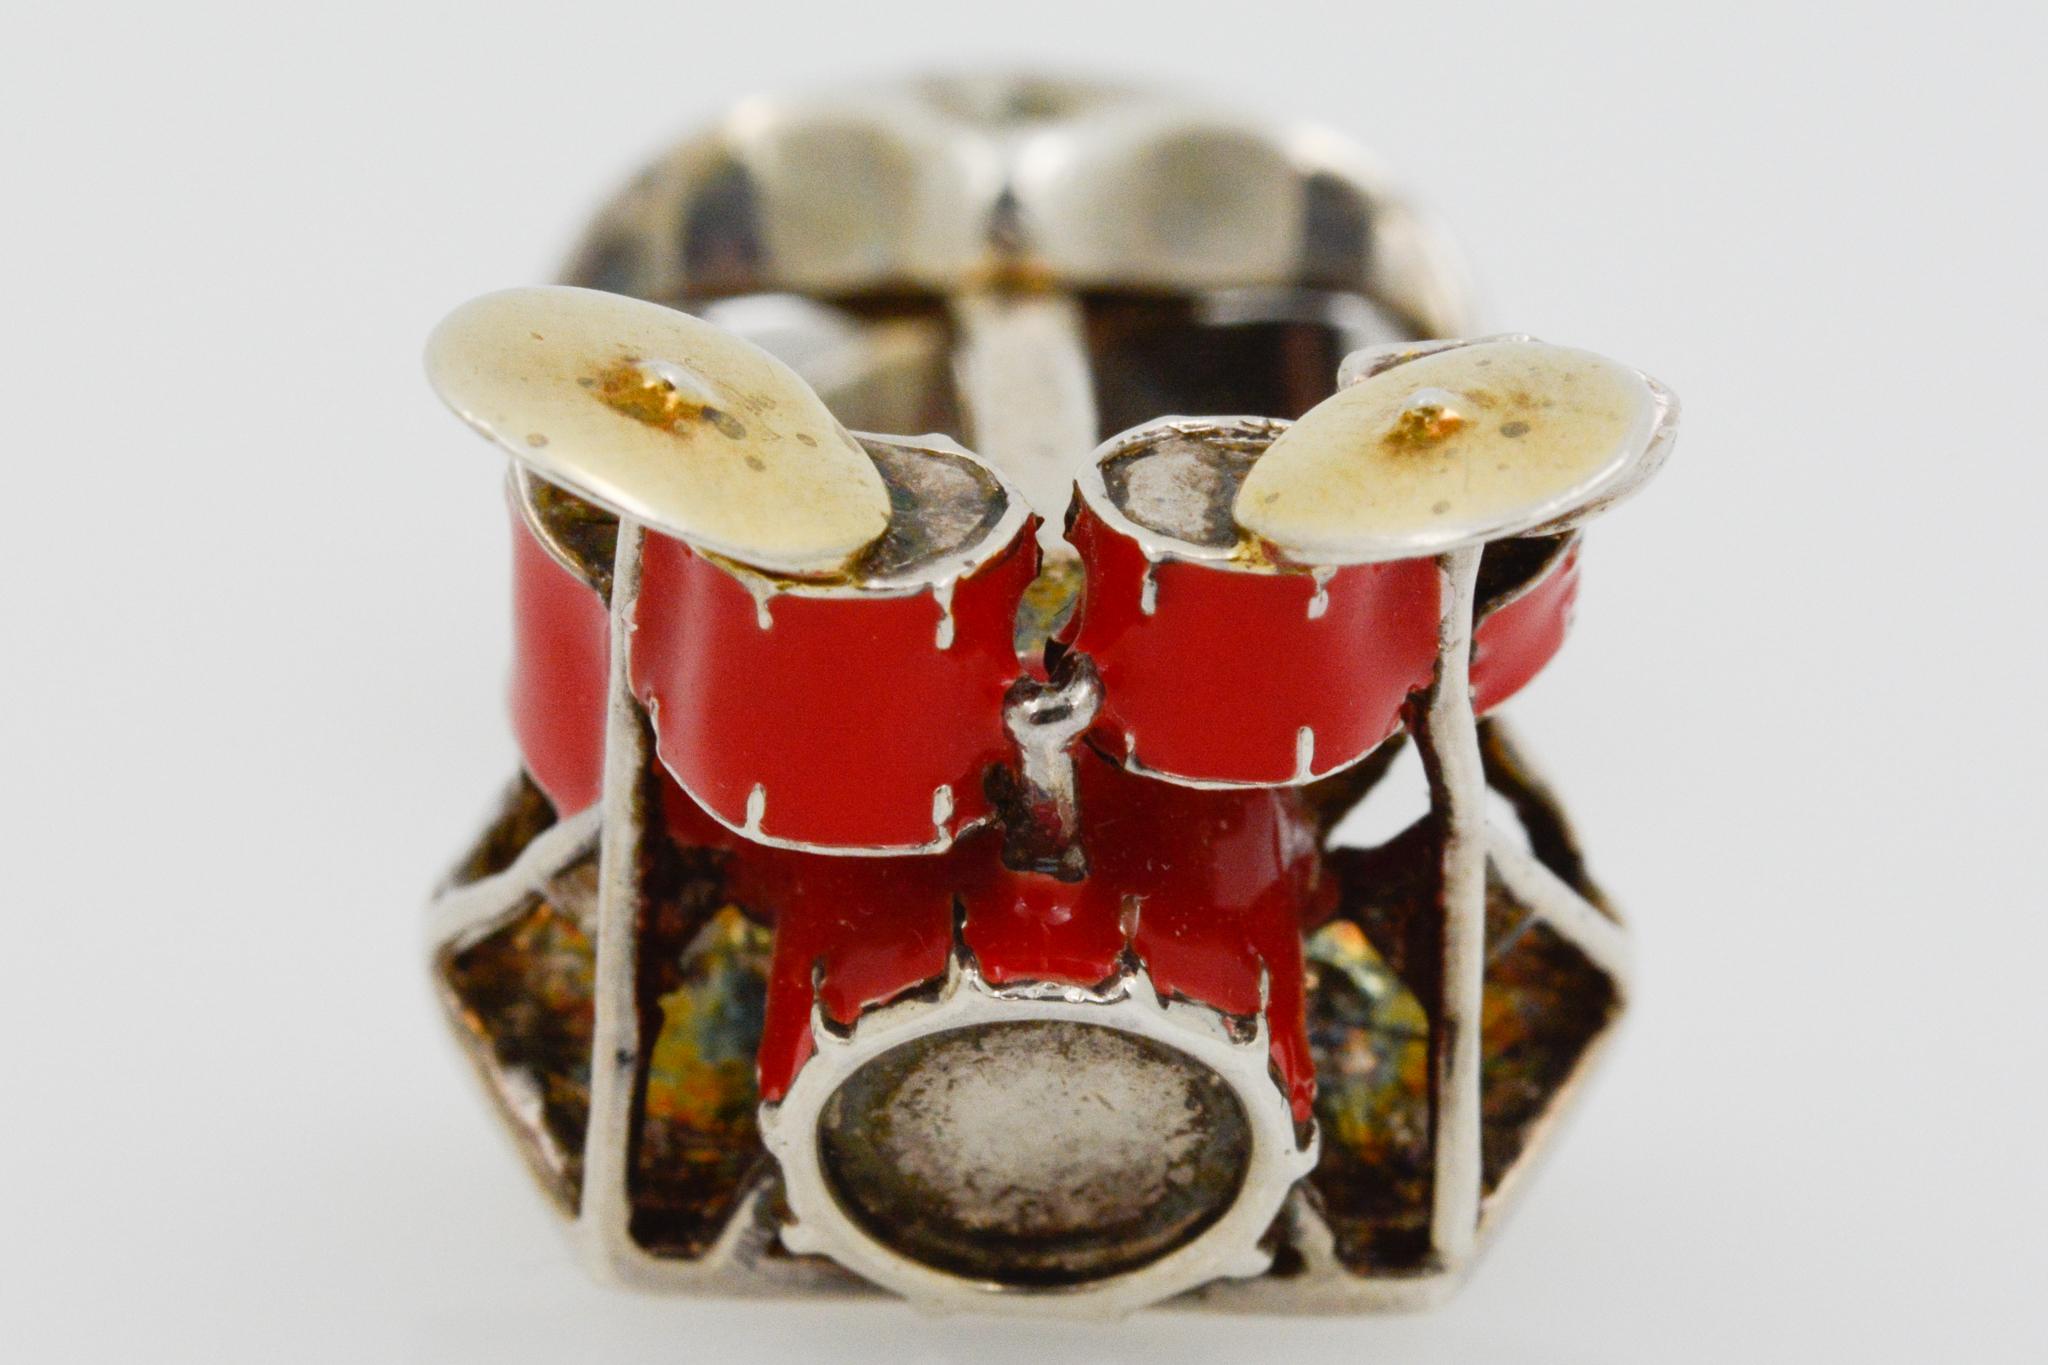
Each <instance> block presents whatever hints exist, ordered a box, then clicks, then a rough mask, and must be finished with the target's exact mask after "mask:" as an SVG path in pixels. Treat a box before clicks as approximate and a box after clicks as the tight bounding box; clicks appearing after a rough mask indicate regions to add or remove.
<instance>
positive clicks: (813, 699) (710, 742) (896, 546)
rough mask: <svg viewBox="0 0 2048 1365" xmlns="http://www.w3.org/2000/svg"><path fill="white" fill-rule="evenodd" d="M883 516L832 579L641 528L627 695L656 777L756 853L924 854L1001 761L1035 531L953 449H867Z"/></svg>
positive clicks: (982, 812)
mask: <svg viewBox="0 0 2048 1365" xmlns="http://www.w3.org/2000/svg"><path fill="white" fill-rule="evenodd" d="M864 444H865V446H866V449H867V451H868V453H869V454H870V455H871V456H872V457H873V459H874V460H875V463H876V466H877V468H878V469H879V470H880V471H881V472H882V476H883V480H884V482H885V483H886V484H887V485H888V487H889V491H890V496H891V502H892V505H893V508H894V513H893V515H892V518H891V521H890V524H889V529H888V531H887V533H886V534H885V535H884V536H883V537H882V538H881V539H880V540H879V541H877V542H875V543H874V544H873V545H871V546H870V547H869V548H868V549H867V550H866V551H864V552H863V553H862V554H861V555H860V556H859V558H858V559H857V560H856V561H854V563H853V564H852V565H850V566H849V567H848V569H847V570H846V571H844V572H843V573H841V574H839V575H837V576H835V577H833V578H830V579H824V580H819V579H804V578H796V577H790V576H784V575H776V574H771V573H767V572H763V571H760V570H757V569H753V568H750V567H748V566H747V565H745V564H743V563H740V562H738V561H737V560H735V559H732V558H727V557H723V556H717V555H712V554H709V553H705V552H702V551H699V550H696V549H693V548H691V547H690V546H689V545H687V544H685V543H684V542H683V541H682V540H680V539H677V538H675V537H673V536H668V535H663V534H659V533H656V532H651V531H650V532H649V533H648V535H647V538H646V542H645V548H644V551H643V556H642V564H641V581H640V592H639V596H638V600H637V608H636V612H635V618H634V638H633V649H632V660H633V676H632V683H633V689H634V692H635V693H636V695H638V696H639V697H640V698H641V700H642V701H643V702H645V703H646V705H647V708H648V711H649V714H650V716H651V718H652V721H653V726H654V736H655V749H656V752H657V754H658V755H659V757H660V760H661V763H662V766H663V767H664V768H666V769H667V770H668V772H669V773H670V774H671V775H672V776H673V777H674V778H675V780H676V781H677V782H678V783H679V784H680V785H681V786H682V788H683V790H685V791H686V792H688V793H689V794H690V796H691V797H692V798H694V799H695V800H696V802H697V803H698V804H699V805H701V806H702V807H703V808H704V809H705V810H706V811H708V812H710V814H711V815H712V816H714V817H715V818H716V819H717V820H718V821H719V822H720V823H722V824H724V825H726V826H727V827H729V828H731V829H733V830H735V831H737V832H739V833H742V834H744V835H746V836H747V837H748V838H751V839H753V840H756V841H757V842H760V843H766V844H771V845H777V846H783V847H790V848H800V849H811V850H817V851H823V852H835V853H932V852H936V851H939V850H941V849H944V848H945V847H947V846H948V845H950V844H951V843H952V841H953V840H954V839H955V838H956V837H958V836H959V835H960V834H961V833H962V832H963V831H965V830H967V829H969V828H971V827H973V826H974V825H976V824H978V823H980V822H981V821H983V820H985V819H986V818H987V817H988V815H989V810H990V807H989V802H988V798H987V796H986V795H985V794H984V791H983V779H984V774H985V773H986V771H987V770H988V769H989V767H990V766H991V765H993V764H996V763H999V762H1001V761H1003V760H1004V759H1005V757H1006V756H1007V754H1008V752H1009V742H1008V738H1007V735H1006V733H1005V731H1004V728H1003V720H1002V696H1003V691H1004V688H1005V687H1007V686H1008V685H1009V683H1010V682H1011V680H1012V679H1014V678H1015V677H1016V676H1017V674H1018V672H1019V668H1018V663H1017V656H1016V651H1015V647H1014V645H1013V640H1012V632H1013V629H1014V625H1015V621H1016V615H1017V606H1018V602H1019V601H1020V600H1021V598H1022V597H1023V594H1024V589H1025V588H1026V586H1027V585H1028V584H1029V583H1030V581H1031V580H1032V578H1033V577H1034V576H1035V575H1036V573H1037V568H1038V554H1037V547H1036V542H1035V540H1034V538H1033V531H1034V527H1035V525H1036V522H1035V520H1034V519H1033V518H1032V517H1031V516H1030V514H1029V512H1028V509H1026V507H1025V506H1024V504H1023V502H1022V500H1021V499H1019V498H1017V497H1015V496H1014V495H1012V494H1011V493H1010V492H1009V491H1008V490H1007V489H1006V488H1005V487H1004V485H1003V484H1002V482H1001V481H1000V480H999V479H997V477H996V476H995V475H994V474H993V473H991V472H990V471H989V470H988V468H987V467H986V466H984V465H983V464H982V463H981V462H980V461H978V460H976V459H975V458H974V457H972V456H970V455H968V454H967V453H966V452H964V451H962V450H960V449H958V448H957V447H952V446H950V444H949V445H946V446H937V445H914V444H908V443H898V442H891V441H884V440H880V439H869V440H867V441H865V443H864Z"/></svg>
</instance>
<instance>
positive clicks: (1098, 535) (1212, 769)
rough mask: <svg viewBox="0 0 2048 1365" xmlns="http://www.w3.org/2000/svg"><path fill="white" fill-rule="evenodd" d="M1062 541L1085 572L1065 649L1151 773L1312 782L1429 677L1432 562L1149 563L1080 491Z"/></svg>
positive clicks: (1198, 780) (1387, 731)
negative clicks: (1097, 688) (1088, 675)
mask: <svg viewBox="0 0 2048 1365" xmlns="http://www.w3.org/2000/svg"><path fill="white" fill-rule="evenodd" d="M1068 538H1069V539H1071V540H1072V541H1073V542H1074V543H1075V545H1076V546H1077V547H1078V548H1079V549H1080V552H1081V557H1082V560H1083V562H1084V563H1085V564H1086V566H1087V586H1086V588H1085V590H1084V593H1083V597H1082V602H1081V606H1080V609H1079V611H1078V613H1077V615H1076V625H1075V627H1074V630H1073V634H1072V643H1073V645H1074V647H1075V648H1077V649H1079V650H1081V651H1082V652H1084V653H1086V654H1088V655H1089V656H1090V657H1092V658H1093V659H1094V660H1095V665H1096V668H1097V669H1098V670H1099V671H1100V673H1101V675H1102V682H1103V694H1104V702H1103V710H1102V719H1101V722H1100V730H1101V731H1102V732H1105V733H1107V734H1108V735H1109V736H1110V738H1111V739H1112V741H1113V742H1114V743H1115V744H1116V745H1117V746H1118V752H1119V753H1121V754H1123V755H1125V756H1126V759H1127V762H1129V763H1130V765H1131V766H1133V767H1135V768H1139V769H1142V770H1143V771H1145V772H1148V773H1151V774H1153V775H1155V776H1159V777H1164V778H1167V779H1168V780H1171V781H1176V782H1185V783H1190V784H1194V785H1230V786H1240V785H1242V786H1259V785H1281V784H1290V783H1298V782H1303V781H1307V780H1309V779H1311V778H1315V777H1321V776H1323V775H1325V774H1327V773H1330V772H1333V771H1335V770H1336V769H1338V768H1342V767H1344V766H1346V765H1347V764H1350V763H1353V762H1355V761H1357V760H1358V759H1360V758H1362V757H1364V756H1365V755H1366V754H1368V753H1370V752H1371V751H1372V750H1373V749H1374V748H1376V747H1377V746H1378V745H1379V744H1380V743H1381V742H1383V741H1384V740H1386V739H1387V738H1388V737H1389V736H1391V735H1392V734H1394V733H1395V732H1396V731H1397V730H1399V729H1400V728H1401V724H1402V708H1403V707H1404V705H1405V704H1406V702H1407V699H1408V697H1409V695H1410V694H1411V693H1413V692H1414V691H1416V690H1417V689H1419V688H1423V687H1427V686H1428V685H1429V682H1430V680H1431V678H1432V677H1433V676H1434V675H1435V669H1436V653H1437V625H1438V614H1439V612H1438V603H1439V600H1440V593H1441V591H1442V589H1441V582H1440V574H1439V573H1438V570H1437V566H1436V564H1435V562H1434V561H1432V560H1427V559H1409V560H1395V561H1391V562H1388V563H1384V564H1359V565H1352V566H1348V567H1344V568H1338V569H1334V570H1323V571H1315V572H1312V571H1310V570H1307V569H1301V570H1286V571H1275V570H1272V569H1264V568H1247V567H1239V566H1236V565H1233V564H1231V563H1229V562H1227V561H1223V560H1199V559H1194V558H1187V559H1181V558H1173V557H1168V556H1166V555H1163V554H1162V555H1157V556H1155V555H1153V554H1151V553H1148V551H1147V549H1146V547H1145V546H1144V545H1142V544H1141V543H1140V542H1139V540H1138V539H1137V538H1136V537H1135V536H1133V535H1131V534H1129V533H1127V532H1125V531H1124V530H1121V529H1119V528H1118V527H1117V526H1115V525H1113V524H1112V523H1111V521H1110V520H1109V519H1108V518H1106V517H1104V516H1103V515H1101V514H1100V513H1099V512H1098V511H1097V509H1096V508H1095V507H1094V506H1093V505H1091V503H1090V502H1089V501H1088V500H1087V499H1086V498H1083V499H1082V500H1081V501H1080V502H1079V503H1078V504H1077V507H1076V512H1075V516H1074V519H1073V524H1072V525H1071V527H1070V528H1069V531H1068ZM1148 580H1149V588H1148ZM1148 599H1149V604H1150V606H1151V610H1149V611H1148V610H1146V606H1147V603H1148ZM1304 729H1306V730H1307V731H1309V732H1310V736H1311V737H1310V738H1309V739H1307V740H1304V739H1303V737H1302V731H1303V730H1304Z"/></svg>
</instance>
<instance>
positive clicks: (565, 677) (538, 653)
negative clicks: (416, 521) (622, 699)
mask: <svg viewBox="0 0 2048 1365" xmlns="http://www.w3.org/2000/svg"><path fill="white" fill-rule="evenodd" d="M610 638H611V612H610V608H609V607H607V606H606V604H605V600H604V599H603V598H602V597H600V596H599V595H598V594H597V592H596V591H595V590H594V589H592V588H591V586H590V585H589V584H588V583H586V582H584V581H583V580H582V579H581V578H579V577H578V576H577V575H576V574H574V573H572V572H570V571H569V570H568V569H567V568H565V567H564V566H563V565H562V564H560V563H559V562H557V561H556V559H555V558H554V556H552V555H550V554H549V553H548V552H547V550H546V548H545V547H543V546H542V544H541V542H540V539H539V537H537V536H536V535H535V534H534V532H533V528H532V527H531V526H529V525H528V524H527V522H526V519H525V517H524V516H522V515H521V514H520V511H519V508H518V503H517V500H516V499H515V500H514V504H513V511H512V685H511V689H510V690H511V703H512V730H513V733H514V735H515V736H516V738H517V739H518V742H519V751H520V754H521V756H522V757H523V758H524V760H525V763H526V771H527V773H528V774H529V775H530V776H531V777H532V778H533V781H534V784H535V785H536V786H538V787H539V788H540V789H541V791H542V792H543V793H544V794H545V795H546V796H547V798H548V800H549V801H550V802H551V803H553V805H554V807H555V809H556V810H557V811H558V812H560V813H561V814H563V815H568V814H571V813H573V812H575V811H579V810H582V809H583V808H584V807H586V806H590V805H593V804H595V803H596V801H597V798H598V794H599V792H600V791H601V790H602V788H603V785H604V729H605V725H604V715H605V683H606V675H607V673H608V672H609V669H610V644H609V641H610Z"/></svg>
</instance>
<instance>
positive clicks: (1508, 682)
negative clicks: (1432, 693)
mask: <svg viewBox="0 0 2048 1365" xmlns="http://www.w3.org/2000/svg"><path fill="white" fill-rule="evenodd" d="M1578 600H1579V537H1578V535H1577V533H1572V534H1569V535H1561V536H1546V537H1540V538H1530V537H1524V538H1518V539H1510V540H1499V541H1495V542H1494V543H1493V544H1491V545H1488V546H1487V547H1486V555H1485V558H1484V559H1482V560H1481V561H1480V565H1479V601H1478V606H1477V619H1478V626H1477V629H1476V630H1475V631H1474V632H1473V636H1472V708H1473V710H1475V711H1477V712H1478V713H1479V714H1481V715H1484V714H1486V713H1487V712H1488V711H1491V710H1492V709H1493V708H1494V707H1496V706H1499V705H1500V704H1501V703H1502V702H1504V701H1506V700H1507V699H1508V698H1510V697H1512V696H1514V695H1515V694H1516V693H1517V692H1519V691H1521V690H1522V688H1523V687H1525V686H1526V685H1527V684H1528V683H1529V681H1530V679H1532V678H1534V677H1535V676H1536V675H1537V674H1538V673H1539V672H1541V671H1542V669H1543V666H1544V665H1545V664H1547V663H1549V662H1550V661H1551V659H1553V658H1555V657H1556V655H1557V651H1558V650H1559V649H1561V648H1563V647H1564V637H1565V632H1566V631H1567V630H1569V629H1570V628H1571V620H1572V609H1573V608H1574V607H1575V606H1576V605H1577V604H1578Z"/></svg>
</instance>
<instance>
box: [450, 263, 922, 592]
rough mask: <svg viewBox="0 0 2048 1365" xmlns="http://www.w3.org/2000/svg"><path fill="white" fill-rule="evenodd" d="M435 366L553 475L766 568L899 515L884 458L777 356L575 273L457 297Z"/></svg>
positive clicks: (825, 565)
mask: <svg viewBox="0 0 2048 1365" xmlns="http://www.w3.org/2000/svg"><path fill="white" fill-rule="evenodd" d="M427 376H428V379H429V380H430V381H431V382H432V383H433V386H434V389H435V391H436V392H437V393H439V394H440V395H441V398H442V400H443V401H445V402H446V403H447V404H448V406H449V407H451V408H453V409H454V410H455V412H456V414H457V415H458V416H460V417H461V418H462V419H463V420H464V421H465V422H467V423H469V424H470V425H471V426H472V427H475V428H476V429H477V430H478V431H480V432H482V433H483V434H484V435H486V436H488V437H490V438H491V439H492V440H493V441H495V442H497V443H498V444H499V445H501V446H503V447H504V448H505V449H506V450H508V451H510V452H511V453H512V455H513V456H514V457H516V458H517V459H519V460H520V461H522V462H523V463H525V464H526V465H528V466H530V467H531V468H532V469H533V470H534V471H535V472H536V473H538V474H540V475H541V476H542V477H543V478H546V479H548V480H550V481H552V482H555V483H559V484H561V485H563V486H564V487H567V488H570V489H572V490H574V491H575V492H577V493H580V494H582V495H583V496H585V497H588V498H590V499H592V500H593V501H596V502H598V503H601V504H603V505H605V506H607V507H610V508H611V509H613V510H614V511H617V512H622V513H625V514H627V515H630V516H633V517H637V518H639V519H641V520H642V521H645V522H647V523H648V524H649V525H651V526H653V527H655V528H656V529H658V530H662V531H666V532H668V533H670V534H672V535H675V536H677V537H679V538H681V539H683V540H686V541H689V542H690V543H692V544H693V545H696V546H699V547H700V548H703V549H707V550H711V551H714V552H716V553H719V554H723V555H727V556H729V557H731V558H733V559H737V560H740V561H742V562H743V563H746V564H749V565H752V566H755V567H757V568H762V569H767V570H772V571H778V572H784V573H792V574H816V573H829V572H832V571H833V570H835V569H838V568H840V567H841V566H843V565H844V564H845V563H846V562H847V560H848V559H850V558H851V557H852V556H853V555H854V554H856V553H858V552H859V551H860V550H861V549H863V548H864V547H866V546H867V545H868V544H869V543H870V542H872V541H874V540H875V539H876V538H877V537H879V536H880V535H881V534H882V533H883V531H884V530H886V529H887V527H888V522H889V495H888V492H887V490H886V489H885V488H884V487H883V484H882V478H881V475H880V474H879V473H877V472H876V469H875V466H874V462H873V461H872V460H871V459H869V458H868V455H867V453H866V452H865V451H863V450H862V449H861V448H860V446H859V445H858V444H857V443H856V442H855V441H854V439H853V438H852V437H851V436H850V435H848V434H847V432H846V430H845V428H843V427H841V426H840V425H839V423H838V421H837V420H835V419H834V418H833V416H832V414H831V412H829V411H828V410H827V409H826V407H825V405H824V403H823V402H821V401H820V400H819V398H818V396H817V395H816V394H815V393H813V392H811V390H810V388H809V387H808V386H807V385H805V383H804V382H803V381H802V380H801V379H799V378H798V377H797V376H796V375H795V374H794V373H793V372H792V371H791V370H790V369H789V368H788V367H787V366H785V365H784V364H782V362H780V361H778V360H776V359H775V358H774V357H772V356H770V355H769V354H768V353H767V352H765V351H762V350H760V349H759V348H758V347H755V346H752V345H750V344H748V343H747V342H744V341H742V340H740V339H739V338H738V337H735V336H733V335H732V334H730V333H728V332H725V331H722V330H720V329H719V328H717V327H713V326H712V325H711V324H709V323H707V322H703V321H701V320H699V319H697V318H693V317H691V316H689V315H688V314H686V313H679V312H676V311H675V310H674V309H670V308H663V307H661V306H659V305H657V304H652V303H644V302H641V301H640V300H638V299H628V298H623V297H621V296H619V295H616V294H605V293H600V292H598V291H596V290H591V289H573V288H567V287H560V286H552V287H544V288H530V289H509V290H506V291H504V292H502V293H496V294H486V295H485V296H483V297H482V298H479V299H473V300H471V301H470V302H468V303H465V304H463V305H462V306H461V307H460V308H457V309H456V310H455V311H454V312H453V313H450V314H449V315H448V317H447V318H446V319H445V320H444V321H443V322H442V323H441V325H440V326H439V327H437V328H435V329H434V334H433V336H432V338H431V339H429V341H428V342H427Z"/></svg>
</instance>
